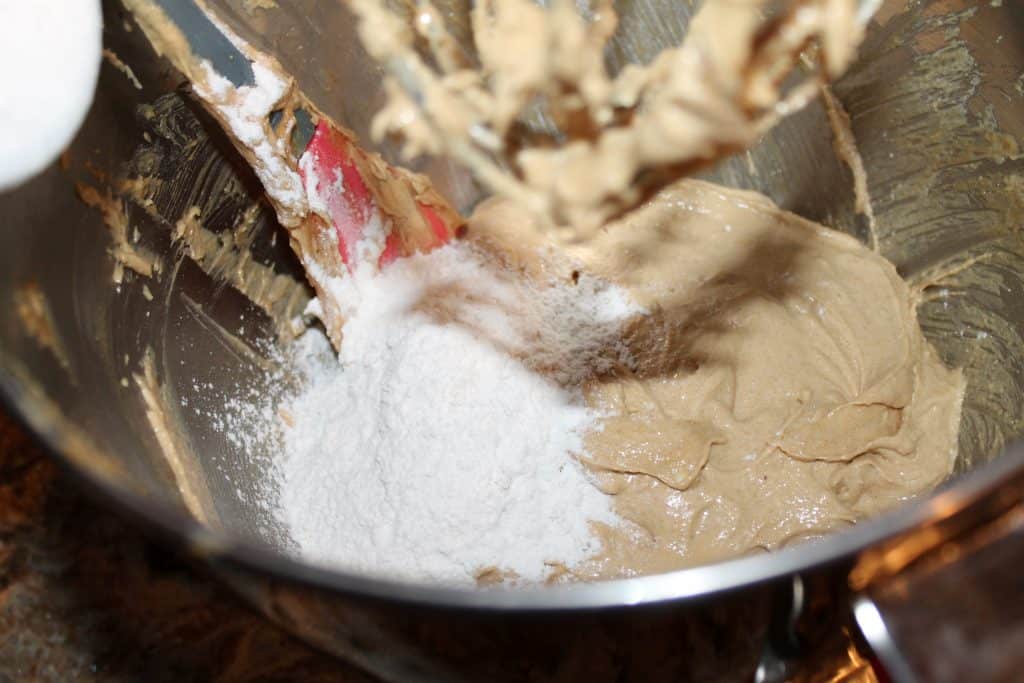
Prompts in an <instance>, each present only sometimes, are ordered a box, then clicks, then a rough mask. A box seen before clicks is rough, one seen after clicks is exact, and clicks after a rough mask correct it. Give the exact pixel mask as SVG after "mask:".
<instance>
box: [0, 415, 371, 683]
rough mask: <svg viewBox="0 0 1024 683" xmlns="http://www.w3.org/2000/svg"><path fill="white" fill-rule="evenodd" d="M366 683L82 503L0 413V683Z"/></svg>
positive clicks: (68, 480)
mask: <svg viewBox="0 0 1024 683" xmlns="http://www.w3.org/2000/svg"><path fill="white" fill-rule="evenodd" d="M72 680H73V681H102V682H104V683H107V682H110V683H113V682H121V681H147V682H159V681H175V682H177V681H194V680H195V681H286V680H287V681H291V680H301V681H313V682H321V681H322V682H328V681H330V682H336V681H337V682H342V683H369V682H370V680H371V679H369V678H368V677H367V676H365V675H364V674H362V673H360V672H357V671H354V670H352V669H351V668H349V667H347V666H346V665H345V664H343V663H340V662H338V661H336V660H334V659H331V658H328V657H327V656H325V655H322V654H320V653H317V652H315V651H313V650H311V649H310V648H308V647H306V646H305V645H303V644H301V643H299V642H298V641H296V640H295V639H294V638H292V637H291V636H289V635H288V634H286V633H284V632H283V631H282V630H281V629H279V628H277V627H275V626H274V625H272V624H271V623H269V622H268V621H267V620H265V619H264V618H262V617H261V616H259V615H258V614H256V613H255V612H253V611H251V610H250V609H249V608H248V607H246V606H245V605H244V604H242V603H241V602H240V601H239V600H238V599H236V598H235V597H234V596H233V595H232V594H231V593H229V592H228V591H227V590H226V589H225V588H224V587H222V586H221V585H220V584H218V583H216V582H215V581H214V580H213V579H211V578H209V577H206V576H204V575H203V573H202V571H201V570H200V569H199V568H197V567H195V566H193V565H191V564H189V563H187V562H186V561H184V560H183V559H182V558H181V557H177V556H175V555H174V554H173V553H171V552H170V551H168V550H166V549H165V548H163V547H162V546H158V545H156V544H154V543H152V542H150V541H149V540H147V539H146V538H145V536H143V535H142V534H140V532H139V531H138V530H136V529H134V528H133V527H132V525H131V524H129V523H128V522H126V521H125V520H123V519H122V518H120V517H118V516H116V515H113V514H111V513H109V512H107V511H106V510H104V509H103V508H102V507H101V506H99V505H97V504H96V502H95V501H93V500H89V499H87V498H86V497H84V496H83V495H82V494H81V493H80V492H79V491H78V490H77V488H76V486H75V483H74V482H73V481H72V480H71V478H70V477H69V476H68V475H67V474H65V473H63V472H61V471H60V470H59V468H58V467H57V466H56V465H55V464H54V463H53V462H52V461H51V460H50V459H49V458H48V457H47V456H46V455H45V454H44V453H43V452H42V451H41V450H40V449H39V447H38V446H37V445H36V444H35V443H34V442H33V440H32V439H31V438H30V437H29V436H27V434H26V433H25V431H24V430H23V429H22V428H21V426H20V425H18V424H16V423H15V422H14V421H13V420H12V419H11V418H9V417H8V416H7V415H6V414H3V413H0V681H2V682H6V681H72Z"/></svg>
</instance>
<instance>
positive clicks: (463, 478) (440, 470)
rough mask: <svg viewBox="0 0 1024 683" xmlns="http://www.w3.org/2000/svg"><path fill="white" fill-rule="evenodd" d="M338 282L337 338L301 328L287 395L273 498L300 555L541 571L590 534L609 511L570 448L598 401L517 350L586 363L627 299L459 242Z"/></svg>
mask: <svg viewBox="0 0 1024 683" xmlns="http://www.w3.org/2000/svg"><path fill="white" fill-rule="evenodd" d="M333 285H334V286H333V287H332V290H333V292H332V293H333V295H334V296H335V297H336V298H337V299H338V300H339V301H340V302H342V303H343V305H344V306H345V310H346V311H347V316H346V319H347V323H346V325H345V327H344V341H343V343H342V350H341V354H340V356H339V357H338V358H334V357H333V355H332V353H331V352H330V349H329V346H328V345H327V342H326V340H325V339H324V337H323V336H322V335H320V334H318V333H309V334H307V336H306V338H305V340H304V342H303V344H304V345H305V349H303V351H304V353H303V354H302V356H301V357H302V358H303V359H304V361H303V363H304V364H305V368H304V372H305V374H306V375H307V378H308V379H307V382H306V386H305V387H304V389H303V390H302V391H301V392H300V393H299V394H298V395H297V396H296V397H295V398H294V399H293V400H292V401H291V402H290V403H289V404H287V405H286V406H285V411H284V412H285V414H286V415H287V416H288V421H289V422H291V423H292V424H291V426H289V427H287V428H286V430H285V436H284V442H285V449H284V451H285V452H284V455H283V457H282V458H281V461H280V473H281V487H280V501H279V505H280V515H281V517H282V521H283V522H284V524H285V525H286V527H287V528H288V530H289V532H290V534H291V536H292V538H293V540H294V541H295V542H296V543H297V544H298V546H299V549H300V552H301V553H302V555H303V556H304V557H306V558H307V559H309V560H310V561H313V562H316V563H318V564H322V565H330V566H334V567H340V568H344V569H349V570H353V571H359V572H366V573H373V574H376V575H383V576H388V577H392V578H400V579H406V580H414V581H433V582H442V583H449V584H451V583H463V584H465V583H473V582H474V581H475V579H476V577H477V576H478V575H479V574H480V573H481V572H483V571H486V570H488V569H497V570H499V571H502V572H509V573H512V574H513V575H514V576H515V577H516V579H517V580H518V581H520V582H534V581H543V580H544V579H545V577H547V576H548V575H549V574H550V573H551V571H552V568H553V566H557V565H558V564H562V565H565V566H570V567H571V566H572V565H574V564H575V563H577V562H579V561H580V560H582V559H584V558H586V557H588V556H590V555H592V554H594V553H595V552H597V551H598V550H599V543H598V541H597V540H596V538H595V536H594V535H593V533H592V528H591V525H590V523H591V522H592V521H601V522H605V523H608V524H615V523H617V521H618V520H617V517H615V515H614V513H613V512H612V511H611V508H610V498H609V497H608V496H606V495H605V494H603V493H601V492H600V491H599V490H598V489H597V488H596V487H595V486H594V485H593V484H592V483H591V481H590V480H589V479H588V477H587V474H586V472H585V471H584V469H583V467H582V466H581V465H580V464H579V463H578V462H577V461H576V459H575V457H574V454H576V453H579V452H580V451H581V449H582V447H583V441H582V435H583V433H584V432H585V431H586V430H587V429H588V428H590V427H592V426H593V423H594V420H595V418H596V417H597V416H596V415H594V414H593V413H591V412H590V411H588V410H587V409H586V408H585V407H584V406H583V402H582V397H581V395H580V393H579V391H578V390H576V389H573V388H572V387H571V385H569V388H563V386H560V385H559V384H556V383H555V382H554V381H552V380H551V379H549V377H547V376H543V375H541V374H539V373H537V372H534V371H533V370H531V369H529V368H528V367H527V364H524V362H523V361H522V360H520V359H518V358H517V357H519V358H521V357H522V356H523V355H524V354H526V359H525V360H526V362H527V363H529V362H530V361H531V357H530V356H531V354H540V355H541V356H543V358H542V359H541V360H542V364H544V365H550V361H551V358H558V359H560V360H561V361H562V362H564V363H566V364H568V365H571V364H572V360H571V359H572V358H574V357H578V358H580V359H582V360H581V361H580V362H587V363H593V362H594V357H595V354H594V350H595V349H596V348H597V346H598V345H600V344H602V343H605V341H606V339H607V338H610V335H611V334H612V333H613V332H614V331H615V330H617V329H618V326H619V325H621V322H622V321H624V320H625V319H626V318H628V317H629V316H630V315H632V314H634V313H635V312H636V310H635V307H633V306H632V305H631V304H630V303H629V301H628V299H626V298H625V296H624V295H623V294H621V292H619V291H617V290H616V289H615V288H612V287H608V286H602V285H601V284H600V283H594V282H583V283H581V286H572V285H562V286H555V287H551V288H546V289H545V290H543V291H541V290H532V291H527V289H528V288H524V285H522V284H521V283H518V282H517V280H515V279H513V278H510V277H507V276H502V275H501V274H500V273H498V272H495V271H494V270H493V269H489V268H488V267H487V266H485V265H484V262H483V260H482V258H481V257H479V256H477V255H476V254H475V253H474V252H472V251H471V250H470V249H469V248H468V247H465V246H464V245H456V246H448V247H444V248H442V249H440V250H437V251H434V252H432V253H431V254H428V255H419V256H414V257H411V258H407V259H402V260H401V261H399V262H397V263H395V264H393V265H391V266H389V267H387V268H386V269H385V270H384V272H383V273H382V274H379V275H365V274H363V275H360V274H358V273H357V275H356V276H355V277H345V278H342V279H337V280H336V281H335V282H333ZM527 309H528V310H529V311H531V312H532V315H523V312H524V310H527ZM545 311H547V313H545ZM524 320H527V321H529V322H528V323H527V324H528V326H529V327H528V328H527V329H523V324H524V323H523V321H524ZM568 340H575V341H573V342H572V344H574V345H575V346H572V345H570V344H569V341H568ZM559 344H560V345H561V348H558V349H556V351H557V353H554V355H552V349H551V345H559ZM545 349H546V350H545ZM509 351H511V352H512V353H511V354H510V353H509ZM514 356H517V357H514ZM339 361H340V362H339ZM556 374H558V375H560V376H561V377H562V378H572V377H574V376H578V375H579V374H580V373H579V372H578V371H577V369H573V368H571V367H566V368H563V369H562V371H561V372H559V373H556Z"/></svg>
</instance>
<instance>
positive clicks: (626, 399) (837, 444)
mask: <svg viewBox="0 0 1024 683" xmlns="http://www.w3.org/2000/svg"><path fill="white" fill-rule="evenodd" d="M469 234H470V236H471V238H472V239H475V240H477V241H478V242H479V243H480V244H482V245H484V246H485V247H486V248H489V249H493V250H495V251H496V253H499V254H501V255H502V258H504V259H506V260H508V261H509V263H510V265H512V266H515V267H519V268H522V269H523V270H524V271H526V272H527V273H530V274H532V275H533V276H534V277H538V278H541V277H543V278H550V277H556V278H567V279H573V278H574V277H578V276H579V273H580V272H586V273H590V274H593V275H597V276H599V277H603V278H606V279H608V280H609V281H611V282H612V283H615V284H617V285H619V286H622V287H624V288H626V289H627V290H628V291H629V292H630V294H631V295H632V296H633V297H634V298H635V300H636V301H637V302H638V303H639V304H640V305H642V306H643V307H644V308H646V309H647V311H648V313H646V314H644V315H641V316H638V317H636V318H635V320H634V321H633V322H632V324H631V325H629V327H628V329H627V331H626V333H625V335H624V338H623V341H624V342H625V345H626V347H627V348H628V354H627V357H626V359H625V360H624V361H623V362H622V363H620V364H619V369H618V370H617V371H614V372H610V373H605V374H602V375H600V376H594V377H592V378H590V379H589V380H588V381H587V382H586V383H585V394H586V400H587V403H588V404H589V405H590V406H591V407H593V408H597V409H600V410H601V411H603V412H604V414H605V415H606V417H605V418H604V420H603V423H602V427H601V428H600V429H599V430H596V431H593V432H592V433H591V434H589V436H588V437H587V439H586V444H585V450H584V452H583V453H582V454H581V455H580V457H581V459H582V460H583V462H585V463H586V464H587V465H588V466H589V467H590V468H591V470H592V471H593V472H594V473H595V475H596V478H597V481H598V483H599V486H600V487H601V489H602V490H604V491H605V492H607V493H609V494H612V495H613V496H614V501H615V509H616V511H617V512H618V513H619V515H620V516H621V517H622V518H624V519H625V520H628V522H629V524H628V525H625V526H620V527H614V528H613V527H603V528H602V531H601V533H602V536H603V540H604V549H603V552H602V553H601V554H600V555H599V556H598V557H595V558H593V559H592V560H591V561H589V562H586V563H584V564H583V565H580V566H577V567H574V568H572V570H571V574H572V575H574V576H575V577H576V578H580V579H596V578H608V577H616V576H630V575H636V574H646V573H653V572H660V571H668V570H671V569H677V568H680V567H685V566H690V565H696V564H701V563H705V562H710V561H714V560H719V559H723V558H727V557H732V556H736V555H741V554H746V553H750V552H756V551H762V550H770V549H774V548H779V547H781V546H784V545H786V544H787V543H792V542H795V541H798V540H801V539H806V538H812V537H816V536H820V535H822V534H825V533H828V532H830V531H833V530H836V529H840V528H842V527H845V526H847V525H849V524H852V523H853V522H855V521H856V520H858V519H861V518H863V517H866V516H869V515H872V514H875V513H878V512H880V511H882V510H884V509H886V508H889V507H892V506H893V505H895V504H897V503H899V502H900V501H903V500H906V499H908V498H910V497H912V496H914V495H916V494H919V493H922V492H925V491H928V490H930V489H932V488H933V487H935V486H936V485H937V484H938V483H940V482H941V481H942V480H943V479H944V478H945V477H946V476H947V475H948V474H949V473H950V472H951V470H952V465H953V460H954V457H955V455H956V444H957V432H958V427H959V418H960V402H961V398H962V395H963V390H964V381H963V378H962V376H961V373H960V372H959V371H957V370H950V369H947V368H946V367H945V366H944V365H943V364H942V362H941V361H940V360H939V359H938V357H937V356H936V353H935V350H934V349H933V348H932V347H931V346H930V344H929V343H928V342H927V341H926V340H925V339H924V337H923V335H922V333H921V330H920V327H919V326H918V323H917V317H916V313H915V307H916V304H917V300H918V295H919V292H918V291H917V290H914V289H911V288H910V287H909V286H908V285H907V284H906V283H905V282H904V281H903V280H902V279H901V278H900V277H899V275H898V274H897V273H896V270H895V268H894V267H893V266H892V264H890V263H889V262H888V261H886V260H885V259H884V258H882V257H881V256H879V255H877V254H876V253H874V252H872V251H870V250H869V249H867V248H865V247H863V246H862V245H861V244H859V243H858V242H856V241H855V240H854V239H852V238H850V237H848V236H845V235H842V234H840V233H837V232H835V231H832V230H829V229H827V228H824V227H822V226H820V225H817V224H814V223H811V222H809V221H806V220H804V219H801V218H800V217H798V216H796V215H793V214H790V213H787V212H785V211H782V210H780V209H779V208H777V207H776V206H775V205H773V204H772V203H771V202H770V201H769V200H768V199H766V198H765V197H763V196H761V195H757V194H753V193H749V192H741V191H736V190H730V189H727V188H723V187H719V186H716V185H712V184H709V183H705V182H701V181H696V180H687V181H683V182H680V183H677V184H675V185H673V186H671V187H669V188H667V189H665V190H663V191H662V192H661V193H659V194H658V195H657V196H656V197H655V198H654V199H653V200H652V201H650V202H649V203H647V204H646V205H644V206H643V207H641V208H640V209H639V210H637V211H636V212H634V213H633V214H631V215H630V216H629V217H628V218H627V219H625V220H623V221H620V222H617V223H613V224H611V225H609V226H608V227H607V229H606V230H604V231H602V232H600V233H598V234H597V235H596V236H595V238H594V239H593V240H591V241H590V242H588V243H587V244H586V245H582V246H572V247H568V248H564V251H562V252H560V253H561V254H564V256H554V255H553V254H555V253H558V252H555V251H553V250H551V249H548V248H547V247H548V246H549V244H548V240H549V239H550V238H549V237H548V235H549V234H550V233H548V232H546V231H544V230H541V229H538V228H537V227H536V224H535V223H534V222H533V221H532V220H531V219H530V217H529V216H528V215H527V214H526V213H525V212H523V211H522V210H521V209H517V208H515V206H514V205H512V204H510V203H508V202H505V201H501V200H492V201H491V202H488V203H486V204H485V205H484V206H483V207H481V209H480V210H479V211H478V212H477V214H476V215H475V216H474V218H473V219H472V220H471V222H470V233H469Z"/></svg>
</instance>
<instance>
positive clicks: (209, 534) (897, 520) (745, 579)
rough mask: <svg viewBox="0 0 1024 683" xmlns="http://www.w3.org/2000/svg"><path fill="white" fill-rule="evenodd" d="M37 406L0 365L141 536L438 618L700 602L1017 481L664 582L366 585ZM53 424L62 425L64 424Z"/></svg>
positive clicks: (25, 404)
mask: <svg viewBox="0 0 1024 683" xmlns="http://www.w3.org/2000/svg"><path fill="white" fill-rule="evenodd" d="M4 355H5V354H4ZM36 400H38V399H37V397H34V396H33V395H32V393H31V392H28V391H26V390H25V387H24V386H23V385H22V383H21V382H20V381H19V380H18V379H17V377H16V375H15V374H14V373H12V372H10V369H9V367H8V365H7V364H6V363H4V362H3V361H2V360H0V403H2V404H3V407H5V408H6V409H7V412H8V413H9V414H11V415H13V416H15V417H16V418H17V419H18V420H19V421H20V422H21V423H22V425H24V426H26V428H27V430H28V431H29V432H30V433H31V434H32V435H33V436H34V437H35V438H36V440H37V441H38V442H40V443H41V444H42V445H43V447H44V450H45V451H46V452H48V453H49V454H50V456H51V457H52V458H53V459H55V460H56V461H57V462H59V463H60V464H61V465H63V466H64V469H66V470H68V471H70V472H72V473H73V474H74V476H75V477H76V478H77V479H78V480H80V481H82V482H83V483H84V484H85V485H86V486H87V488H89V489H91V490H92V491H93V492H95V493H96V494H98V497H100V498H101V499H102V500H104V501H109V502H111V503H113V506H114V507H115V508H116V509H117V510H119V511H121V512H123V513H125V514H127V515H129V516H130V517H132V518H133V519H135V520H139V521H141V522H142V525H143V527H144V528H145V529H146V530H149V531H155V532H157V533H158V534H159V535H161V536H163V537H166V538H169V539H171V540H172V541H174V542H175V543H176V544H180V545H183V546H184V547H185V548H186V549H187V551H188V552H189V553H190V554H192V555H194V556H197V557H198V558H199V559H202V560H204V561H207V562H209V563H211V564H212V565H213V566H214V568H218V567H220V568H223V569H227V570H229V571H231V570H235V571H237V570H241V571H243V572H245V573H248V574H256V575H260V576H262V577H264V578H266V579H271V580H278V581H284V582H287V583H294V584H299V585H302V586H305V587H308V588H313V589H318V590H325V591H328V592H331V593H335V594H339V595H343V596H347V597H349V598H355V599H362V600H378V601H386V602H389V603H400V604H406V605H411V606H412V605H414V606H420V607H425V608H436V609H452V610H503V611H516V612H549V611H566V610H595V609H609V608H623V607H631V606H641V605H653V604H657V603H670V602H681V601H688V600H697V599H701V598H707V597H709V596H712V595H715V594H719V593H725V592H732V591H736V590H740V589H744V588H750V587H753V586H756V585H758V584H763V583H766V582H771V581H774V580H780V579H784V578H786V577H789V576H792V575H795V574H801V573H804V572H807V571H808V570H813V569H818V568H822V567H825V566H828V565H830V564H834V563H837V562H841V561H843V560H844V559H849V558H851V557H853V556H855V555H856V554H857V553H859V552H861V551H863V550H865V549H866V548H868V547H870V546H873V545H875V544H877V543H880V542H883V541H886V540H889V539H892V538H894V537H896V536H898V535H900V534H902V533H906V532H908V531H910V530H912V529H914V528H918V527H922V526H925V525H928V524H930V523H934V522H937V521H940V520H942V519H946V518H948V517H950V516H953V515H955V514H957V513H959V512H960V511H962V510H964V509H965V508H967V507H969V506H970V505H971V504H972V503H974V502H975V501H977V500H979V499H980V498H982V497H983V496H985V495H986V494H989V493H991V492H993V491H995V490H996V489H998V487H999V486H1000V485H1001V484H1002V483H1003V482H1005V481H1006V480H1007V479H1009V478H1011V477H1012V476H1013V475H1014V474H1024V441H1021V442H1015V443H1011V444H1009V445H1008V446H1007V447H1006V449H1005V451H1004V453H1003V454H1002V455H1001V456H1000V457H998V458H996V459H995V460H993V461H992V462H989V463H987V464H985V465H982V466H980V467H978V468H976V469H974V470H972V471H970V472H967V473H965V474H963V475H960V476H959V477H957V478H954V479H952V480H950V481H948V482H947V483H946V484H944V485H943V486H942V487H940V488H939V489H938V490H936V491H934V492H932V493H930V494H927V495H925V496H922V497H920V498H918V499H915V500H912V501H908V502H907V503H904V504H903V505H900V506H898V507H897V508H895V509H893V510H891V511H889V512H886V513H884V514H882V515H880V516H878V517H875V518H873V519H869V520H865V521H863V522H860V523H858V524H855V525H852V526H851V527H850V528H848V529H844V530H842V531H838V532H836V533H833V534H830V535H829V536H827V537H826V538H822V539H817V540H815V541H812V542H807V543H801V544H797V545H794V546H791V547H788V548H783V549H781V550H777V551H774V552H771V553H763V554H759V555H754V556H749V557H743V558H738V559H732V560H725V561H721V562H716V563H713V564H708V565H701V566H698V567H693V568H688V569H681V570H677V571H674V572H669V573H665V574H655V575H650V576H639V577H631V578H624V579H615V580H610V581H602V582H594V583H582V584H570V585H558V586H536V587H527V588H509V589H500V588H499V589H479V588H474V587H455V586H439V585H436V584H425V583H411V582H404V581H399V580H394V579H387V578H374V577H369V576H366V575H362V574H359V573H355V572H348V571H344V570H340V569H330V568H326V567H318V566H315V565H312V564H309V563H306V562H303V561H301V560H299V559H297V558H293V557H289V556H287V555H285V554H283V553H280V552H276V551H274V550H271V549H269V548H266V547H261V546H260V545H258V544H256V543H253V542H251V541H248V540H246V539H243V538H237V537H232V536H231V534H230V533H229V532H227V531H226V530H217V529H213V528H209V527H206V526H204V525H203V524H201V523H200V522H199V521H198V520H196V519H195V518H193V517H192V516H190V515H188V514H186V513H185V512H184V510H183V509H181V508H178V507H176V506H173V505H171V504H169V503H166V502H163V501H160V500H158V499H155V498H151V497H146V496H144V495H142V494H140V493H139V492H136V491H133V490H131V489H130V488H128V487H126V486H122V485H118V484H117V483H116V482H115V481H114V480H113V479H111V478H110V477H107V476H105V475H103V473H101V472H100V471H99V470H98V469H97V468H90V467H88V466H85V465H84V464H82V463H81V462H79V461H78V460H77V459H76V458H74V457H71V456H69V455H68V453H65V449H64V447H62V445H61V436H60V426H59V425H57V424H54V423H52V422H53V421H52V420H48V419H47V418H46V417H45V415H53V414H54V411H53V409H52V406H45V407H44V405H43V404H42V403H39V404H37V405H33V402H34V401H36ZM46 400H49V399H46ZM46 408H50V409H49V410H47V409H46ZM60 419H61V420H64V421H65V422H67V418H64V417H63V416H61V418H60ZM48 423H50V424H48Z"/></svg>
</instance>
